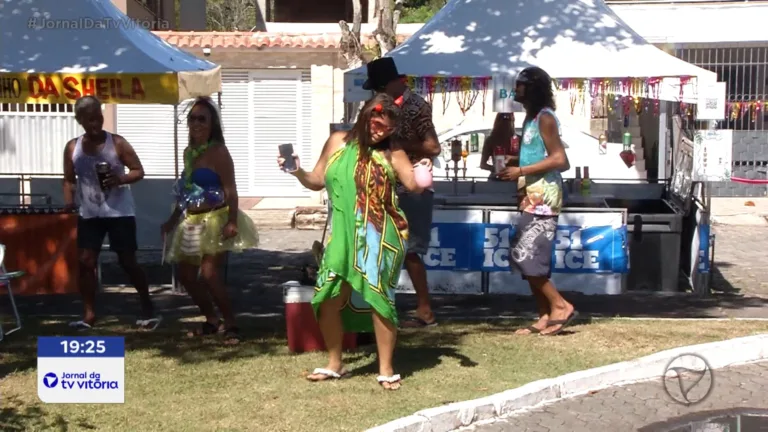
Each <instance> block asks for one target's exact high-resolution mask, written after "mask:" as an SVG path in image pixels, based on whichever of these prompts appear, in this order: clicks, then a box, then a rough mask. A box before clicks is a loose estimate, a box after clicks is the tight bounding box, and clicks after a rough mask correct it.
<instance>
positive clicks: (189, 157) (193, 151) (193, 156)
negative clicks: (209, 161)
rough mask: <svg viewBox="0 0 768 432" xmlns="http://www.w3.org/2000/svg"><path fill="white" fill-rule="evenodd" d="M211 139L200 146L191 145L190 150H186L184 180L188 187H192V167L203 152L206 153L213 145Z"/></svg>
mask: <svg viewBox="0 0 768 432" xmlns="http://www.w3.org/2000/svg"><path fill="white" fill-rule="evenodd" d="M211 145H212V144H211V141H208V142H207V143H205V144H203V145H201V146H199V147H191V146H190V147H189V151H188V152H186V155H185V156H184V181H185V183H186V186H187V188H191V187H192V169H193V167H194V165H195V161H196V160H197V158H199V157H200V156H201V155H202V154H203V153H205V151H206V150H208V149H209V148H210V147H211Z"/></svg>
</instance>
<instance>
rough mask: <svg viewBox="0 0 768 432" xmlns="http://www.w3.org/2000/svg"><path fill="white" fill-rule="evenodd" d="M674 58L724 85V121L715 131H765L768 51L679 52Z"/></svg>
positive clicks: (748, 49)
mask: <svg viewBox="0 0 768 432" xmlns="http://www.w3.org/2000/svg"><path fill="white" fill-rule="evenodd" d="M675 56H676V57H678V58H680V59H682V60H685V61H687V62H688V63H691V64H694V65H696V66H699V67H701V68H704V69H707V70H710V71H712V72H714V73H716V74H717V80H718V81H721V82H725V83H727V84H726V92H725V101H726V117H727V120H725V121H722V122H720V125H719V127H720V128H723V129H733V130H765V129H767V128H766V126H768V115H766V104H765V103H766V99H768V47H767V46H762V47H739V48H736V47H717V48H679V49H677V50H675Z"/></svg>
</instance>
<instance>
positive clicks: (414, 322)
mask: <svg viewBox="0 0 768 432" xmlns="http://www.w3.org/2000/svg"><path fill="white" fill-rule="evenodd" d="M405 323H411V324H405ZM405 323H403V324H405V325H401V326H400V327H402V328H430V327H437V319H435V320H434V321H432V322H426V321H424V320H423V319H421V318H418V317H416V318H413V319H409V320H407V321H405Z"/></svg>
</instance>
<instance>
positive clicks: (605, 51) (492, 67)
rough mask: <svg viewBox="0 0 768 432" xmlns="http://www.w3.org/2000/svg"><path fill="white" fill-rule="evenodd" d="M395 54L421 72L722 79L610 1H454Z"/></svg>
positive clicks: (408, 69)
mask: <svg viewBox="0 0 768 432" xmlns="http://www.w3.org/2000/svg"><path fill="white" fill-rule="evenodd" d="M387 55H388V56H390V57H392V58H394V59H395V62H396V63H397V67H398V69H399V70H400V73H403V74H406V75H414V76H468V77H487V76H495V75H503V74H509V75H515V74H516V73H517V72H519V71H521V70H522V69H524V68H526V67H528V66H539V67H541V68H543V69H544V70H546V71H547V72H548V73H549V74H550V75H551V76H552V77H553V78H625V77H637V78H646V77H663V76H666V77H671V76H678V77H679V76H693V77H699V78H701V79H703V80H707V81H714V80H715V79H716V76H715V74H714V73H713V72H710V71H707V70H705V69H702V68H699V67H697V66H694V65H691V64H689V63H686V62H684V61H682V60H680V59H678V58H676V57H674V56H672V55H669V54H667V53H665V52H663V51H662V50H660V49H658V48H656V47H654V46H653V45H651V44H649V43H647V42H646V41H645V40H644V39H643V38H642V37H641V36H639V35H638V34H637V33H635V32H634V31H633V30H632V29H631V28H629V26H627V25H626V24H625V23H624V22H623V21H621V19H619V18H618V17H617V16H616V14H614V13H613V11H611V9H610V8H608V7H607V6H606V5H605V3H604V2H603V1H602V0H450V1H449V2H448V4H447V5H446V6H445V7H444V8H443V9H442V10H440V12H438V13H437V14H436V15H435V16H434V17H433V18H432V20H430V21H429V22H428V23H426V24H425V25H424V26H423V27H422V28H421V29H419V31H417V32H416V33H414V34H413V36H411V37H410V38H409V39H408V40H407V41H406V42H405V43H403V44H402V45H400V46H398V47H397V48H395V49H394V50H392V51H391V52H389V53H388V54H387ZM350 72H351V73H353V74H360V72H362V73H365V67H363V68H361V69H356V70H353V71H350Z"/></svg>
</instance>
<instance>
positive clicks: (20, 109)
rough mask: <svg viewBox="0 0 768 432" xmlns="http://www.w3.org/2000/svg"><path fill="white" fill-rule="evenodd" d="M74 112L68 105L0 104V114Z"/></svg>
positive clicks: (73, 107) (71, 106) (72, 106)
mask: <svg viewBox="0 0 768 432" xmlns="http://www.w3.org/2000/svg"><path fill="white" fill-rule="evenodd" d="M74 111H75V106H74V105H70V104H17V103H4V104H0V113H58V114H68V113H73V112H74Z"/></svg>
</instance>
